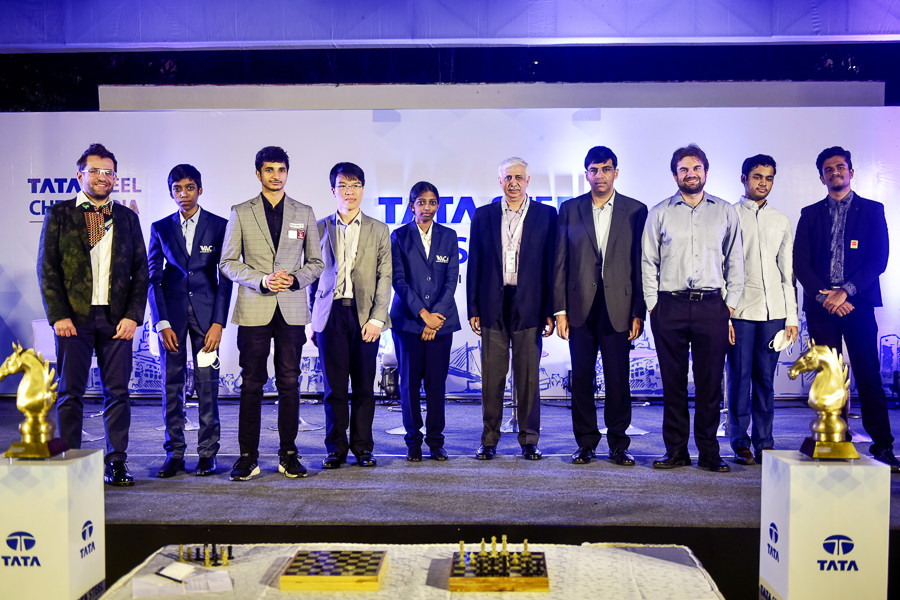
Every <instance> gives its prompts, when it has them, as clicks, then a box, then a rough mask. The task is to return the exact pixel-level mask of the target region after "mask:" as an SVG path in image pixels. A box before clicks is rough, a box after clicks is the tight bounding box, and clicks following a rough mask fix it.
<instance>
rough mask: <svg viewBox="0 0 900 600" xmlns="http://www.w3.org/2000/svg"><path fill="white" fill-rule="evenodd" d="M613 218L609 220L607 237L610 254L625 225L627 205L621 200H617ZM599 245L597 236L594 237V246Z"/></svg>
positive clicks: (613, 208)
mask: <svg viewBox="0 0 900 600" xmlns="http://www.w3.org/2000/svg"><path fill="white" fill-rule="evenodd" d="M612 211H613V212H612V218H610V220H609V233H607V235H606V251H607V253H608V252H609V249H610V248H612V247H613V246H614V244H615V241H616V238H617V237H619V231H621V230H622V229H623V227H624V224H625V204H624V203H623V202H622V201H621V200H616V201H615V203H614V204H613V206H612ZM596 243H597V236H596V235H595V236H594V244H595V245H596ZM603 259H604V262H605V261H606V257H605V256H604V257H603Z"/></svg>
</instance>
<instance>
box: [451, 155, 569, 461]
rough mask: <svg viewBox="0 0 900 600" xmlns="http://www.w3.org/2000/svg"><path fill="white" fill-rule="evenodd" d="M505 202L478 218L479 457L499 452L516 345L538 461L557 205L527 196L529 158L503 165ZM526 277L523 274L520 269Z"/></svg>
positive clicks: (472, 273) (474, 285)
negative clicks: (542, 369) (542, 366)
mask: <svg viewBox="0 0 900 600" xmlns="http://www.w3.org/2000/svg"><path fill="white" fill-rule="evenodd" d="M499 173H500V177H499V180H500V187H501V189H502V190H503V198H502V199H501V200H500V201H499V202H494V203H492V204H488V205H487V206H482V207H479V208H478V209H477V210H476V211H475V216H474V217H473V218H472V227H471V234H470V236H471V239H470V240H469V268H468V271H467V273H466V300H467V304H468V312H469V325H470V326H471V327H472V331H473V332H475V334H476V335H480V336H481V338H482V339H481V377H482V384H481V404H482V418H483V421H484V429H483V430H482V433H481V446H480V447H479V448H478V450H477V451H476V452H475V458H477V459H478V460H490V459H492V458H493V457H494V455H495V454H496V452H497V442H498V441H499V440H500V421H501V419H502V417H503V392H504V389H505V388H506V374H507V373H508V372H509V352H510V347H512V363H513V377H514V380H515V386H516V401H517V404H518V407H517V410H518V419H519V435H518V441H519V445H520V446H521V447H522V457H523V458H525V459H527V460H540V458H541V451H540V449H539V448H538V438H539V437H540V433H541V402H540V387H539V383H540V382H539V380H538V376H539V372H538V371H539V369H540V363H541V346H542V341H543V340H542V338H543V337H547V336H549V335H550V334H552V333H553V329H554V327H555V324H554V322H553V318H552V317H551V314H552V310H551V292H552V290H553V285H552V283H553V281H552V271H553V251H554V240H555V238H556V211H555V210H554V209H553V208H552V207H550V206H547V205H545V204H541V203H540V202H535V201H533V200H530V199H529V198H528V193H527V191H526V190H527V188H528V183H529V182H530V181H531V177H530V176H529V175H528V163H526V162H525V161H524V160H522V159H521V158H518V157H513V158H508V159H506V160H505V161H503V162H502V163H500V168H499ZM520 274H521V275H522V276H521V277H519V275H520Z"/></svg>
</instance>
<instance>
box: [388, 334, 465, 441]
mask: <svg viewBox="0 0 900 600" xmlns="http://www.w3.org/2000/svg"><path fill="white" fill-rule="evenodd" d="M391 333H393V337H394V346H395V348H396V350H397V363H398V364H399V366H400V407H401V410H402V411H403V412H402V414H403V427H404V428H405V429H406V436H405V437H404V440H405V441H406V446H407V447H408V448H420V447H421V446H422V439H423V438H422V431H421V429H422V407H421V405H420V397H419V388H420V387H421V386H423V385H424V387H425V407H426V409H427V412H426V414H425V437H424V439H425V443H426V444H427V445H428V447H429V448H443V446H444V392H445V391H446V389H447V371H448V370H449V369H450V349H451V345H452V343H453V333H447V334H443V335H436V336H435V337H434V339H433V340H430V341H427V342H423V341H422V336H421V334H418V333H410V332H408V331H398V330H396V329H392V330H391Z"/></svg>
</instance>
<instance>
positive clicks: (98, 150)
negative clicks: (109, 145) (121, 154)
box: [75, 143, 119, 171]
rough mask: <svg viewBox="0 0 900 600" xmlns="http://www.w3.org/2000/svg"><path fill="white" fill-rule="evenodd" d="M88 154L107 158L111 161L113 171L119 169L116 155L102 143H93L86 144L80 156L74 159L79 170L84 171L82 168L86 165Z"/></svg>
mask: <svg viewBox="0 0 900 600" xmlns="http://www.w3.org/2000/svg"><path fill="white" fill-rule="evenodd" d="M88 156H99V157H100V158H108V159H110V160H111V161H113V171H118V170H119V161H117V160H116V155H115V154H113V153H112V152H110V151H109V150H107V149H106V146H104V145H103V144H97V143H93V144H91V145H90V146H88V148H87V150H85V151H84V153H83V154H82V155H81V157H80V158H79V159H78V160H76V161H75V165H76V166H77V167H78V170H79V171H84V168H85V167H86V166H87V159H88Z"/></svg>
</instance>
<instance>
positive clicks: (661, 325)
mask: <svg viewBox="0 0 900 600" xmlns="http://www.w3.org/2000/svg"><path fill="white" fill-rule="evenodd" d="M729 316H730V314H729V310H728V307H727V306H726V305H725V301H724V300H723V299H722V297H721V296H720V295H719V294H713V295H709V296H704V298H703V300H700V301H698V302H695V301H692V300H690V299H689V298H688V297H686V296H674V295H671V294H667V293H665V292H660V294H659V301H658V302H657V304H656V307H655V308H654V309H653V312H652V313H651V314H650V325H651V327H652V328H653V339H654V340H655V341H656V354H657V357H658V358H659V371H660V374H661V375H662V384H663V424H662V431H663V442H664V443H665V445H666V451H667V452H670V453H672V452H677V453H687V447H688V439H689V437H690V432H691V420H690V414H689V412H688V358H689V355H693V373H694V386H695V391H694V441H695V442H696V444H697V451H698V452H699V453H700V456H701V458H704V457H713V456H718V455H719V441H718V440H717V439H716V430H717V429H718V427H719V406H720V405H721V403H722V372H723V370H724V368H725V355H726V352H727V351H728V319H729Z"/></svg>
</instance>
